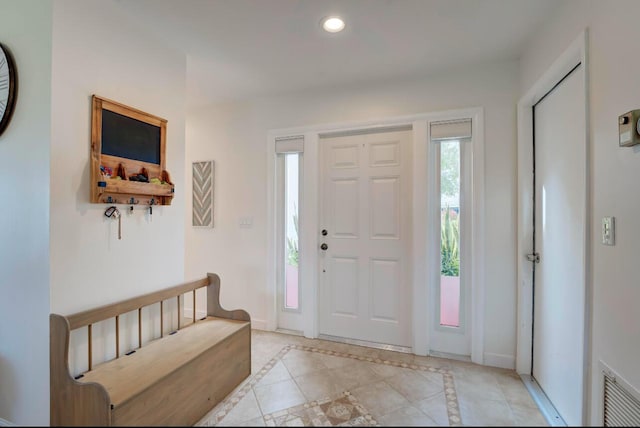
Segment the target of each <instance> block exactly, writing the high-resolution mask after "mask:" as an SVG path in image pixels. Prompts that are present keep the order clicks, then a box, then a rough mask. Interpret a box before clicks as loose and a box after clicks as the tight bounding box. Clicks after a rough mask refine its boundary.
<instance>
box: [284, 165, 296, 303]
mask: <svg viewBox="0 0 640 428" xmlns="http://www.w3.org/2000/svg"><path fill="white" fill-rule="evenodd" d="M283 156H284V176H285V177H284V198H283V201H284V204H285V206H284V228H283V232H284V243H285V245H284V246H283V250H284V257H283V260H284V273H285V274H284V308H285V309H298V307H299V296H298V281H299V278H300V273H299V269H298V266H299V245H298V207H299V206H300V204H299V203H298V202H299V201H298V199H299V198H298V195H299V177H300V174H299V165H300V154H299V153H287V154H285V155H283Z"/></svg>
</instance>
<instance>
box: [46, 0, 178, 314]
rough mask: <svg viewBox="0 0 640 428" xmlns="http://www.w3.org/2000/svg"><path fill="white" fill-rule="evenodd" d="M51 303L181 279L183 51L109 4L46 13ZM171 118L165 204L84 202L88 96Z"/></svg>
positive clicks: (61, 5) (66, 3)
mask: <svg viewBox="0 0 640 428" xmlns="http://www.w3.org/2000/svg"><path fill="white" fill-rule="evenodd" d="M53 18H54V21H53V22H54V25H53V78H52V79H53V80H52V96H53V116H52V119H53V126H52V150H51V309H52V311H54V312H59V313H63V314H68V313H72V312H77V311H79V310H84V309H87V308H90V307H93V306H96V305H103V304H106V303H109V302H113V301H116V300H120V299H122V298H125V297H131V296H134V295H137V294H141V293H145V292H149V291H153V290H156V289H158V288H162V287H166V286H170V285H175V284H178V283H180V282H182V281H183V280H184V227H183V224H184V201H185V184H184V183H185V181H184V122H185V71H186V58H185V56H184V54H182V53H179V52H175V51H172V50H169V49H168V48H166V47H165V46H163V45H161V44H160V43H158V42H157V41H156V40H154V39H152V38H150V37H149V36H147V35H146V34H145V33H144V32H142V31H141V30H140V29H139V28H137V26H136V25H135V23H134V22H131V21H129V20H128V18H127V17H126V16H125V15H124V14H122V13H121V11H120V10H119V6H118V5H117V2H114V1H106V2H105V1H98V0H91V1H80V0H57V1H56V2H55V6H54V11H53ZM92 94H96V95H99V96H102V97H106V98H108V99H112V100H114V101H118V102H121V103H123V104H126V105H129V106H132V107H134V108H138V109H140V110H143V111H146V112H149V113H151V114H154V115H157V116H160V117H163V118H165V119H167V120H168V125H167V153H166V156H167V170H168V171H169V172H170V173H171V175H172V179H173V180H174V182H175V185H176V186H175V187H176V196H175V198H174V199H173V203H172V205H171V206H164V207H154V209H153V216H152V217H150V216H149V215H148V210H147V209H146V208H145V207H141V206H136V207H135V211H134V212H133V214H129V213H128V208H129V206H127V205H120V206H119V209H120V211H121V212H122V214H123V218H122V240H118V239H117V221H114V220H111V219H108V218H106V217H105V216H104V210H105V209H106V208H107V205H105V204H90V203H89V194H90V190H89V189H90V184H91V183H90V171H89V154H90V135H91V95H92Z"/></svg>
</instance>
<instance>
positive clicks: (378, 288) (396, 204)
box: [318, 131, 412, 347]
mask: <svg viewBox="0 0 640 428" xmlns="http://www.w3.org/2000/svg"><path fill="white" fill-rule="evenodd" d="M411 143H412V132H411V131H395V132H384V133H376V134H365V135H352V136H344V137H331V138H322V139H321V140H320V155H321V165H322V168H321V174H322V176H321V180H322V195H321V218H320V228H319V229H320V230H318V233H320V236H319V239H320V242H321V244H326V247H324V248H326V250H322V249H321V250H320V280H319V285H320V290H319V293H318V295H319V332H320V334H324V335H329V336H337V337H342V338H349V339H357V340H364V341H368V342H376V343H383V344H391V345H398V346H406V347H409V346H411V309H410V308H411V305H410V296H411V294H412V293H411V287H410V284H411V276H410V272H411V266H410V249H411V177H412V173H411V164H412V163H411V147H412V146H411ZM323 231H326V235H325V234H324V232H323ZM321 248H322V247H321Z"/></svg>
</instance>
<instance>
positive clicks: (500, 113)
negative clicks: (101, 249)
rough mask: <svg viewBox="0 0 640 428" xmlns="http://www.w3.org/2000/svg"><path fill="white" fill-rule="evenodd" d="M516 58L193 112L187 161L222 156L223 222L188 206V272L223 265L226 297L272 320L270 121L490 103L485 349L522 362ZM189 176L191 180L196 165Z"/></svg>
mask: <svg viewBox="0 0 640 428" xmlns="http://www.w3.org/2000/svg"><path fill="white" fill-rule="evenodd" d="M517 66H518V65H517V62H503V63H497V64H485V65H479V66H474V67H469V68H467V69H459V70H454V71H450V72H448V73H445V74H440V75H435V76H431V77H429V78H425V79H423V80H419V81H398V82H388V83H385V84H380V85H376V86H365V87H348V88H344V89H340V88H336V89H334V90H329V91H322V92H312V93H303V94H292V95H287V96H282V97H273V98H266V99H255V100H251V101H247V102H241V103H236V104H225V105H218V106H213V107H211V108H210V109H205V110H201V111H197V112H190V113H189V114H188V115H187V163H188V164H190V162H191V161H197V160H207V159H213V160H215V161H216V171H215V174H216V175H215V207H214V216H215V220H214V222H215V225H214V228H213V229H209V230H206V229H194V228H192V227H191V226H190V218H191V217H190V216H191V208H190V207H187V215H186V218H187V231H186V242H187V246H186V264H185V270H186V276H187V277H188V278H197V277H200V276H201V275H202V274H203V273H205V272H207V271H212V272H217V273H218V274H220V276H221V280H222V288H221V289H222V292H221V294H222V302H223V305H224V306H226V307H229V308H235V307H241V308H245V309H247V310H248V311H249V312H250V313H251V316H252V321H253V322H254V324H255V325H256V326H258V327H263V326H264V321H265V320H266V317H267V304H266V302H267V301H268V299H270V296H269V292H268V290H267V289H266V284H265V278H266V274H267V268H266V239H267V225H266V224H265V220H266V203H267V201H266V178H267V177H266V173H267V172H266V167H267V165H266V152H265V151H266V136H267V131H268V130H269V129H278V128H288V127H294V126H304V125H313V124H322V123H336V122H345V121H355V120H369V119H376V118H384V117H390V116H400V115H408V114H417V113H427V112H435V111H441V110H449V109H456V108H466V107H476V106H482V107H484V108H485V130H486V131H485V150H486V161H485V170H486V171H487V176H486V190H485V192H486V193H485V198H486V200H485V204H486V209H487V216H486V237H487V239H486V245H487V249H486V256H485V257H486V266H485V271H486V296H485V301H486V308H485V313H486V325H485V356H487V357H488V360H491V361H497V360H499V361H505V360H506V361H509V362H510V363H511V364H513V358H514V355H515V331H516V330H515V327H516V321H515V302H516V300H515V293H516V289H515V283H516V272H515V187H514V184H513V183H514V182H515V177H516V175H515V163H516V146H515V139H516V137H515V134H516V132H515V104H516V100H517V92H518V68H517ZM187 168H188V169H189V168H190V166H188V167H187ZM187 177H188V180H190V170H188V171H187ZM187 201H191V194H190V192H188V193H187ZM240 217H252V218H253V228H251V229H241V228H239V224H238V220H239V218H240Z"/></svg>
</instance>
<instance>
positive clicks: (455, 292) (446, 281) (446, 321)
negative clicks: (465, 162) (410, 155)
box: [440, 140, 461, 327]
mask: <svg viewBox="0 0 640 428" xmlns="http://www.w3.org/2000/svg"><path fill="white" fill-rule="evenodd" d="M460 214H461V213H460V141H458V140H447V141H442V142H441V143H440V325H444V326H449V327H459V326H460Z"/></svg>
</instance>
